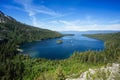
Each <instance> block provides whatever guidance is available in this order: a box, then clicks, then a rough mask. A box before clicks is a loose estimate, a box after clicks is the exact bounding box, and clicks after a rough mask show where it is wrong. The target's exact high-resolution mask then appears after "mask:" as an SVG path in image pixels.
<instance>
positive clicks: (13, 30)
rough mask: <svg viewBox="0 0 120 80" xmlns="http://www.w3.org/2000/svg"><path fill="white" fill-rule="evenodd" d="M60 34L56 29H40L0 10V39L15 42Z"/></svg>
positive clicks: (41, 38) (58, 35)
mask: <svg viewBox="0 0 120 80" xmlns="http://www.w3.org/2000/svg"><path fill="white" fill-rule="evenodd" d="M61 36H62V35H61V34H60V33H58V32H56V31H51V30H47V29H41V28H37V27H33V26H30V25H26V24H23V23H21V22H18V21H17V20H15V19H14V18H12V17H10V16H7V15H5V14H4V13H3V12H1V11H0V39H9V40H14V41H15V42H16V43H22V42H26V41H27V42H28V41H29V42H31V41H34V40H44V39H49V38H55V37H61Z"/></svg>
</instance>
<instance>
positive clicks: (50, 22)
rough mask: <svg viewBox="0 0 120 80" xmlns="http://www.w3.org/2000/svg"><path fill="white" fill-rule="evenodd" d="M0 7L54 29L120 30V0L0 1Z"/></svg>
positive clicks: (18, 16) (6, 12) (31, 21)
mask: <svg viewBox="0 0 120 80" xmlns="http://www.w3.org/2000/svg"><path fill="white" fill-rule="evenodd" d="M0 10H1V11H3V12H4V13H5V14H7V15H9V16H12V17H14V18H15V19H16V20H18V21H20V22H23V23H26V24H29V25H33V26H36V27H40V28H46V29H51V30H56V31H86V30H120V0H0Z"/></svg>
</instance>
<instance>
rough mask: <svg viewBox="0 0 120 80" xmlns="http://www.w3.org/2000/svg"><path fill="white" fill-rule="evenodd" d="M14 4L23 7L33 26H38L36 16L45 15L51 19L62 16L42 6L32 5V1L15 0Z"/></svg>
mask: <svg viewBox="0 0 120 80" xmlns="http://www.w3.org/2000/svg"><path fill="white" fill-rule="evenodd" d="M15 2H16V3H18V4H20V5H22V6H23V7H24V9H25V11H26V12H27V13H28V15H29V17H30V18H31V20H32V22H33V25H34V26H38V23H39V20H38V19H37V18H36V14H46V15H50V16H52V18H55V17H58V16H59V17H60V16H63V15H62V14H60V13H57V12H56V11H54V10H52V9H50V8H48V7H46V6H44V5H39V6H36V5H34V4H33V0H15Z"/></svg>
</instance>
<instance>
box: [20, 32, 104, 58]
mask: <svg viewBox="0 0 120 80" xmlns="http://www.w3.org/2000/svg"><path fill="white" fill-rule="evenodd" d="M74 34H75V35H74V36H64V37H61V38H55V39H48V40H43V41H35V42H31V43H25V44H23V45H22V46H21V48H22V49H23V50H24V54H29V55H30V57H32V58H47V59H52V60H53V59H65V58H68V57H70V56H71V55H72V54H73V52H74V51H79V52H83V51H87V50H94V51H99V50H103V49H104V42H103V41H101V40H97V39H93V38H88V37H85V36H82V35H81V33H74ZM57 40H62V41H63V43H62V44H58V43H56V41H57Z"/></svg>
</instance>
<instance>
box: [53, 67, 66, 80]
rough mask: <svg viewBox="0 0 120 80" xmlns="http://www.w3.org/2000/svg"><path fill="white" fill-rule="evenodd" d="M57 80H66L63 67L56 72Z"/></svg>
mask: <svg viewBox="0 0 120 80" xmlns="http://www.w3.org/2000/svg"><path fill="white" fill-rule="evenodd" d="M55 79H56V80H65V79H66V78H65V75H64V73H63V70H62V67H61V66H60V65H59V66H58V68H57V70H56V78H55Z"/></svg>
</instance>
